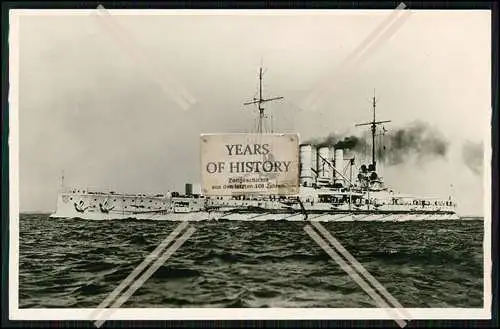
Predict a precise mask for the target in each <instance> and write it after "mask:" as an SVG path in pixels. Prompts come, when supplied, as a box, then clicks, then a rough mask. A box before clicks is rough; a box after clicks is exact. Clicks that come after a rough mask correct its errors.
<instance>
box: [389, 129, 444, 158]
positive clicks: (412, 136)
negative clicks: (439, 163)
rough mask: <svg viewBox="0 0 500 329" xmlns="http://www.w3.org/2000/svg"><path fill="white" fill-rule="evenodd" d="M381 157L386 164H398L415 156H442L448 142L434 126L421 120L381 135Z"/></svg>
mask: <svg viewBox="0 0 500 329" xmlns="http://www.w3.org/2000/svg"><path fill="white" fill-rule="evenodd" d="M382 144H383V145H382V147H383V148H384V150H383V151H382V152H380V156H381V159H380V160H382V161H383V162H384V163H386V164H388V165H398V164H401V163H403V162H405V161H408V160H410V158H411V157H413V156H415V157H416V158H417V160H426V159H432V158H444V157H446V154H447V152H448V147H449V142H448V141H447V140H446V138H445V137H444V136H443V134H442V133H441V132H440V131H439V130H437V129H436V128H434V127H432V126H430V125H429V124H427V123H425V122H422V121H415V122H412V123H410V124H409V125H407V126H405V127H402V128H398V129H394V130H390V131H388V132H387V133H386V134H385V135H383V136H382Z"/></svg>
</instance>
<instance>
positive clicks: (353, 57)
mask: <svg viewBox="0 0 500 329" xmlns="http://www.w3.org/2000/svg"><path fill="white" fill-rule="evenodd" d="M404 8H406V5H405V4H404V3H401V4H400V5H399V6H398V7H397V8H396V9H395V10H393V11H392V12H391V14H390V15H389V16H388V17H387V18H386V19H385V20H384V21H383V22H382V23H381V24H379V25H378V26H377V27H376V28H375V29H374V30H373V31H372V32H371V33H370V34H369V35H368V36H367V37H366V38H365V39H364V40H363V41H362V42H361V44H359V45H358V47H356V48H355V49H354V50H353V51H352V52H351V53H350V54H349V55H348V56H347V57H346V58H345V59H344V60H343V61H342V62H341V64H340V65H339V66H338V67H337V72H334V73H333V74H331V75H330V76H333V77H335V79H337V80H339V79H338V78H339V76H340V77H341V78H342V76H343V75H344V74H346V73H347V69H348V68H349V66H351V65H353V64H356V63H357V61H358V60H359V58H361V57H366V56H367V55H368V54H370V53H372V52H373V51H372V50H373V49H376V48H379V47H380V45H381V44H382V42H385V41H386V40H387V39H388V38H389V37H388V36H390V35H392V34H394V33H396V31H397V29H399V27H400V26H401V25H402V23H403V22H404V21H405V20H406V19H404V18H405V17H407V16H400V17H397V15H399V14H400V13H401V12H403V15H405V14H406V13H409V11H407V10H403V9H404ZM391 23H392V25H391ZM388 25H390V26H389V27H387V26H388ZM384 29H385V31H384V32H383V33H382V31H383V30H384ZM330 81H331V80H330V78H327V80H326V81H324V82H323V83H322V84H320V85H319V86H317V87H316V88H315V89H313V90H312V91H311V92H310V93H309V95H308V96H307V97H306V99H305V101H304V102H303V103H302V107H305V108H311V107H313V105H314V104H315V103H317V102H318V100H319V99H320V98H321V97H322V96H323V95H324V94H325V93H327V92H328V90H329V89H331V85H332V83H331V82H330ZM334 82H335V81H334Z"/></svg>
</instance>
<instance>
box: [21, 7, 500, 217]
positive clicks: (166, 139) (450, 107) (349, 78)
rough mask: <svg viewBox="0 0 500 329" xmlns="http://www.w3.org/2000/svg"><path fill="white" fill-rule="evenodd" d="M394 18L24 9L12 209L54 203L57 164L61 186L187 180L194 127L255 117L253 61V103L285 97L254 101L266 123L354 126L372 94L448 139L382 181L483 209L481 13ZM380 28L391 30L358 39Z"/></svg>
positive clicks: (486, 20)
mask: <svg viewBox="0 0 500 329" xmlns="http://www.w3.org/2000/svg"><path fill="white" fill-rule="evenodd" d="M391 13H392V11H334V10H328V11H309V12H304V11H286V12H284V11H280V12H273V11H266V12H263V11H261V12H255V11H253V12H245V11H241V12H240V13H239V14H236V13H235V12H234V11H233V12H230V11H217V12H215V11H214V12H212V13H211V14H209V13H207V12H202V11H197V12H194V13H193V12H182V13H180V12H172V11H170V12H168V11H162V12H159V11H156V12H155V14H154V15H144V14H140V13H136V14H130V12H129V13H128V14H127V15H123V12H121V13H120V12H116V11H106V10H99V11H97V10H96V11H90V12H89V11H86V12H79V13H78V15H69V14H65V15H61V14H60V13H59V14H57V13H52V14H45V15H36V14H33V13H31V14H29V15H21V16H20V17H19V42H18V43H17V46H18V47H19V72H18V77H19V80H18V81H19V99H18V104H19V108H18V111H19V183H20V185H19V191H20V209H21V211H54V210H55V205H56V197H57V191H58V187H59V185H60V177H61V174H62V172H63V171H64V176H65V184H66V185H68V186H73V185H75V186H82V187H86V188H90V189H96V190H104V191H108V190H113V191H119V192H129V193H148V192H151V193H164V192H167V191H175V190H177V191H182V190H183V189H184V184H185V183H186V182H195V183H196V182H199V180H200V172H201V171H200V168H199V163H200V160H199V153H200V150H199V135H200V134H202V133H231V132H250V131H252V130H253V129H254V127H255V119H256V117H257V111H256V109H255V107H248V106H243V103H244V102H247V101H250V100H252V99H253V97H255V96H256V93H257V90H258V79H257V77H258V70H259V67H260V66H261V65H263V66H264V70H265V75H264V96H265V97H272V96H283V97H284V99H283V100H282V101H277V102H273V103H272V104H269V105H268V106H267V108H266V110H267V113H268V115H269V118H270V119H272V122H273V124H272V125H273V128H274V131H280V132H297V133H299V135H300V138H301V140H307V139H310V138H321V137H325V136H327V135H328V134H330V133H332V132H335V133H340V134H359V133H361V132H360V129H362V128H359V127H354V124H355V123H360V122H366V121H369V120H370V119H371V116H372V109H371V97H372V96H373V94H374V90H375V93H376V95H377V100H378V101H377V116H378V119H381V120H392V121H391V122H390V123H388V124H387V125H386V126H385V127H386V128H387V129H388V130H389V131H390V130H391V129H393V130H396V129H400V128H401V127H405V126H407V125H411V124H412V123H413V122H415V121H419V122H424V123H425V124H426V125H427V126H428V127H432V129H434V130H436V131H439V133H440V134H441V135H442V137H443V138H444V139H445V140H446V141H447V144H446V145H447V150H446V154H445V155H444V156H436V157H428V158H425V159H423V160H422V159H418V157H409V158H408V159H406V160H405V161H404V162H403V163H400V164H398V165H394V166H383V168H382V174H383V176H384V178H385V181H386V184H388V185H390V186H391V187H392V188H393V189H395V190H398V191H401V192H405V193H413V194H419V195H436V196H441V197H448V195H449V194H452V195H453V196H454V197H455V198H456V200H457V202H458V204H459V206H458V212H459V214H461V215H483V214H484V191H483V186H484V179H483V174H484V170H483V169H482V168H481V165H482V161H481V154H482V152H481V151H480V150H481V148H480V145H481V143H482V145H485V144H487V143H488V138H489V135H488V134H489V133H490V115H491V87H490V84H491V79H490V74H491V73H490V71H491V61H490V54H491V48H490V43H491V36H490V13H489V12H488V11H462V10H461V11H451V10H449V11H409V10H404V11H398V12H397V13H393V14H392V16H391ZM388 17H389V18H391V17H393V18H394V19H393V20H392V21H388ZM384 22H389V23H391V24H393V25H390V24H389V25H390V26H389V25H388V24H385V23H384ZM381 24H382V25H384V24H385V25H384V26H387V29H386V31H387V32H381V33H378V39H377V35H375V36H370V35H372V34H373V33H374V31H375V32H377V31H378V27H380V26H382V25H381ZM367 38H368V39H367ZM364 40H368V41H367V42H366V41H364ZM363 45H365V46H366V45H367V46H366V47H363ZM357 49H361V50H362V52H359V53H358V52H357ZM358 55H359V56H358ZM313 96H314V97H313ZM315 97H316V98H315ZM311 99H313V100H315V101H311ZM13 110H14V109H13ZM474 146H477V147H476V148H475V147H474ZM478 150H479V151H480V152H479V153H478V152H477V151H478ZM478 159H479V160H478ZM471 162H472V164H471Z"/></svg>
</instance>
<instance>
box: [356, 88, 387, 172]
mask: <svg viewBox="0 0 500 329" xmlns="http://www.w3.org/2000/svg"><path fill="white" fill-rule="evenodd" d="M372 105H373V120H372V121H371V122H365V123H358V124H356V125H355V126H356V127H359V126H367V125H370V126H371V131H372V165H373V170H374V171H375V170H376V169H377V163H376V161H375V135H376V132H377V126H378V125H380V124H382V123H386V122H391V120H384V121H377V119H376V114H375V112H376V107H377V100H376V97H375V90H373V103H372Z"/></svg>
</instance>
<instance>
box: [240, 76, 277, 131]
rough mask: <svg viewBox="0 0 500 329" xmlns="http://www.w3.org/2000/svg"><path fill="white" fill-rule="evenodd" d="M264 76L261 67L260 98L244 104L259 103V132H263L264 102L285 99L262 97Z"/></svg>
mask: <svg viewBox="0 0 500 329" xmlns="http://www.w3.org/2000/svg"><path fill="white" fill-rule="evenodd" d="M263 76H264V74H263V72H262V67H261V68H260V70H259V98H258V99H257V98H254V99H253V101H251V102H247V103H244V104H243V105H251V104H257V105H258V109H259V124H258V128H257V131H258V133H259V134H262V130H263V129H262V128H263V127H262V124H263V121H264V118H265V114H264V107H263V106H262V104H264V103H266V102H270V101H274V100H278V99H283V97H272V98H263V97H262V77H263Z"/></svg>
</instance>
